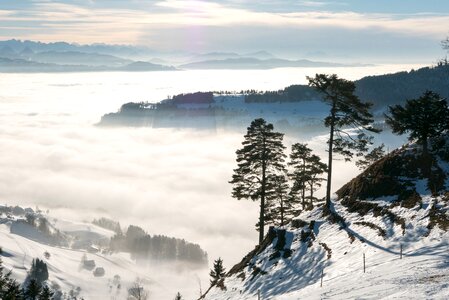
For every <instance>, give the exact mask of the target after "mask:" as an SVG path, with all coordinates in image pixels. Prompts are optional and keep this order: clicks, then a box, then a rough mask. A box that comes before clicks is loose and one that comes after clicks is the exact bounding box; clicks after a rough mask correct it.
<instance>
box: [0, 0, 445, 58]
mask: <svg viewBox="0 0 449 300" xmlns="http://www.w3.org/2000/svg"><path fill="white" fill-rule="evenodd" d="M445 24H446V25H445ZM447 25H449V1H447V0H426V1H422V0H394V1H392V0H377V1H372V0H332V1H326V0H323V1H306V0H303V1H301V0H296V1H293V0H262V1H253V0H224V1H218V0H217V1H198V0H193V1H192V0H146V1H144V0H130V1H123V0H102V1H97V0H59V1H57V0H56V1H51V0H22V1H17V0H2V1H1V2H0V39H10V38H17V39H32V40H40V41H46V42H49V41H69V42H78V43H94V42H103V43H116V44H138V45H146V46H149V47H151V48H154V49H155V50H163V51H184V52H185V51H190V52H207V51H237V52H245V51H255V50H268V51H271V52H274V53H275V54H279V55H281V54H282V55H290V56H295V57H304V56H309V57H334V58H335V57H339V58H341V59H353V58H369V57H376V58H377V59H381V58H383V57H388V59H389V60H390V61H391V60H396V59H405V60H407V59H408V60H410V59H413V60H415V61H417V60H420V61H423V62H424V61H429V60H432V59H434V60H436V59H437V58H438V57H440V56H442V54H443V51H442V50H441V49H440V47H439V41H440V40H442V39H443V38H444V37H445V36H446V35H447V34H449V26H447Z"/></svg>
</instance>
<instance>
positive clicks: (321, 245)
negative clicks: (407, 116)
mask: <svg viewBox="0 0 449 300" xmlns="http://www.w3.org/2000/svg"><path fill="white" fill-rule="evenodd" d="M448 140H449V139H448V138H444V139H439V140H434V141H432V147H430V148H431V151H430V154H429V155H427V156H423V155H422V152H421V148H420V146H418V145H415V144H409V145H406V146H404V147H402V148H400V149H397V150H395V151H393V152H392V153H390V154H388V155H387V156H386V157H384V158H382V159H381V160H379V161H377V162H376V163H374V164H373V165H371V166H370V167H369V168H367V169H366V170H365V171H364V172H363V173H362V174H360V175H359V176H357V177H356V178H354V179H352V180H351V181H350V182H348V183H347V184H345V185H344V186H343V187H341V188H340V189H339V190H338V191H337V193H336V194H337V198H334V199H333V201H332V203H333V205H332V216H333V219H332V220H330V219H329V217H323V211H322V204H320V203H318V204H317V205H316V206H315V208H314V209H313V210H311V211H304V212H302V213H301V214H300V215H299V216H298V217H297V218H296V219H295V220H293V222H292V224H291V225H290V226H287V227H286V228H283V229H278V228H271V229H270V230H269V232H268V234H267V236H266V238H265V240H264V241H263V243H262V244H261V245H260V246H257V247H256V248H255V249H254V250H253V251H251V252H250V253H249V254H248V255H247V256H245V258H244V259H243V260H242V261H241V262H240V263H238V264H237V265H235V266H234V267H233V268H231V269H230V271H229V272H228V274H227V275H226V277H225V278H224V279H223V280H222V281H220V284H219V285H218V284H217V286H212V287H211V288H210V289H209V290H208V292H207V293H206V295H204V297H203V298H202V299H216V300H221V299H257V295H258V294H260V296H261V298H262V299H322V298H325V299H343V298H347V299H349V298H351V299H353V298H366V297H373V295H376V298H388V297H390V298H391V297H392V298H395V297H396V298H403V297H405V298H411V299H420V298H426V297H431V298H440V297H441V298H444V297H445V295H446V294H445V293H446V292H447V291H446V292H445V281H444V280H443V279H442V278H446V279H449V276H447V275H446V274H445V273H444V269H445V268H447V267H449V262H448V261H449V257H448V254H447V244H448V243H449V234H448V233H447V232H446V231H447V230H448V229H449V216H448V211H449V192H447V191H448V190H449V189H448V186H449V180H448V178H449V176H448V175H449V150H448V149H449V146H447V145H446V144H448V143H447V141H448ZM335 220H337V222H335ZM365 257H368V258H367V259H368V260H369V262H366V265H367V267H366V272H364V271H363V259H364V258H365ZM442 257H445V258H446V259H443V260H441V258H442ZM429 276H430V277H431V278H439V279H438V280H435V281H432V280H428V278H430V277H429ZM440 279H441V280H440ZM322 281H323V283H322ZM418 282H422V283H424V282H425V283H426V284H421V285H419V284H418V285H417V283H418ZM321 285H323V287H321ZM410 295H411V296H410ZM429 295H431V296H429Z"/></svg>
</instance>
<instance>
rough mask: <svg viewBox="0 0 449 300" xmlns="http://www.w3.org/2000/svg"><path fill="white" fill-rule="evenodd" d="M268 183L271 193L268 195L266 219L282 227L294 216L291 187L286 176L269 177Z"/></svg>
mask: <svg viewBox="0 0 449 300" xmlns="http://www.w3.org/2000/svg"><path fill="white" fill-rule="evenodd" d="M268 182H269V184H270V187H269V189H268V190H269V191H270V192H269V193H268V194H267V205H266V207H267V212H266V219H267V220H269V221H271V222H272V223H274V224H275V225H277V226H281V227H282V226H284V225H285V224H286V223H287V221H289V220H291V217H293V215H294V212H293V205H292V201H290V199H291V197H290V195H289V189H290V187H289V185H288V181H287V178H286V175H285V174H279V175H274V174H273V175H269V178H268Z"/></svg>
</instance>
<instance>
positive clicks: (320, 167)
mask: <svg viewBox="0 0 449 300" xmlns="http://www.w3.org/2000/svg"><path fill="white" fill-rule="evenodd" d="M308 162H309V169H308V177H309V178H308V182H307V183H308V185H309V191H310V194H309V196H308V199H309V206H310V208H313V202H314V201H315V200H317V198H316V197H315V196H314V192H315V191H316V190H317V189H318V188H320V187H321V182H323V181H325V179H324V178H322V177H321V175H322V174H324V173H326V172H327V165H326V164H325V163H323V162H322V161H321V158H320V157H319V156H317V155H314V154H313V155H311V156H310V158H309V159H308Z"/></svg>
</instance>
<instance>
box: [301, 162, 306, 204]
mask: <svg viewBox="0 0 449 300" xmlns="http://www.w3.org/2000/svg"><path fill="white" fill-rule="evenodd" d="M302 172H303V174H302V176H303V179H302V210H305V209H306V182H305V180H304V178H305V173H306V161H305V159H303V161H302Z"/></svg>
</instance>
